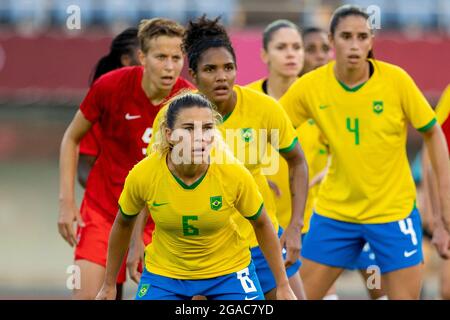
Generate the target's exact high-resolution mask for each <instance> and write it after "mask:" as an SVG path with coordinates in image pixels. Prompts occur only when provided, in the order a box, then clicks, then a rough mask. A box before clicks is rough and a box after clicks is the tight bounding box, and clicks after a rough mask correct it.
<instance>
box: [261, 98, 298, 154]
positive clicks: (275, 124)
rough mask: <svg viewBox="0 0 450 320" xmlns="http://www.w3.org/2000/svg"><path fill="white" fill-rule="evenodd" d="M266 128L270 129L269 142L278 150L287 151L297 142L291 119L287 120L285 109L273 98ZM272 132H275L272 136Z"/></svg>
mask: <svg viewBox="0 0 450 320" xmlns="http://www.w3.org/2000/svg"><path fill="white" fill-rule="evenodd" d="M268 128H269V129H270V132H269V139H270V143H271V144H272V146H273V147H274V148H275V149H276V150H278V151H279V152H289V151H291V150H292V149H294V147H295V145H296V144H297V143H298V139H297V133H296V132H295V129H294V127H293V126H292V122H291V120H289V117H288V115H287V114H286V111H284V109H283V108H282V107H281V105H280V104H279V103H278V102H277V101H275V100H273V108H272V109H271V112H270V114H269V125H268ZM272 133H275V136H272ZM276 133H277V134H278V137H277V134H276Z"/></svg>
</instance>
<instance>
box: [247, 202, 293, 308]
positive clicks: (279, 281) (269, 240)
mask: <svg viewBox="0 0 450 320" xmlns="http://www.w3.org/2000/svg"><path fill="white" fill-rule="evenodd" d="M258 215H259V216H258V217H257V218H256V219H252V218H249V221H250V223H251V224H252V226H253V229H254V231H255V235H256V238H257V239H258V244H259V247H260V248H261V251H262V252H263V254H264V257H265V258H266V260H267V263H268V264H269V267H270V270H271V271H272V274H273V276H274V278H275V282H276V285H277V299H278V300H296V297H295V294H294V292H293V291H292V289H291V287H290V286H289V280H288V277H287V275H286V269H285V267H284V263H283V258H282V254H281V246H280V242H279V241H278V237H277V234H276V233H275V229H274V228H273V225H272V222H271V221H270V218H269V216H268V215H267V213H266V210H265V209H264V207H261V209H260V213H258Z"/></svg>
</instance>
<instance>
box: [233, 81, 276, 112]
mask: <svg viewBox="0 0 450 320" xmlns="http://www.w3.org/2000/svg"><path fill="white" fill-rule="evenodd" d="M235 88H236V90H237V91H238V92H240V94H241V97H242V103H243V104H244V105H251V106H256V107H257V108H258V110H259V111H260V112H270V109H268V108H270V107H275V108H277V107H279V103H278V101H277V100H275V99H274V98H272V97H271V96H269V95H267V94H265V93H263V92H260V91H256V90H253V89H251V88H249V87H242V86H238V85H235Z"/></svg>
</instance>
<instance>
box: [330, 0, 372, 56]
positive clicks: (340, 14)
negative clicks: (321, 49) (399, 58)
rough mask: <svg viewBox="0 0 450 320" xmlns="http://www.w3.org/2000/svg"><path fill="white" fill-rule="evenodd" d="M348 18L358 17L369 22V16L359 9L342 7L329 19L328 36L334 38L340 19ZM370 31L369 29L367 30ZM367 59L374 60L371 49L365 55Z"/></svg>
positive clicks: (347, 6)
mask: <svg viewBox="0 0 450 320" xmlns="http://www.w3.org/2000/svg"><path fill="white" fill-rule="evenodd" d="M348 16H358V17H363V18H364V19H366V21H368V20H369V18H370V17H369V15H368V14H367V13H366V12H364V11H363V10H362V9H361V8H359V7H357V6H352V5H343V6H341V7H339V8H337V9H336V11H334V13H333V16H332V17H331V22H330V34H331V35H332V36H333V37H334V33H335V32H336V29H337V27H338V25H339V22H340V21H341V19H343V18H346V17H348ZM369 29H370V28H369ZM370 32H372V29H370ZM367 58H372V59H374V58H375V55H374V54H373V50H372V49H371V50H370V51H369V53H368V55H367Z"/></svg>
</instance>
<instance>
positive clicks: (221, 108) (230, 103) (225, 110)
mask: <svg viewBox="0 0 450 320" xmlns="http://www.w3.org/2000/svg"><path fill="white" fill-rule="evenodd" d="M236 103H237V95H236V92H235V91H234V90H233V91H232V92H231V95H230V98H229V99H228V100H226V101H223V102H220V103H214V104H215V105H216V107H217V111H218V112H219V113H220V114H221V115H222V117H223V116H226V115H228V114H230V113H232V112H233V110H234V107H236Z"/></svg>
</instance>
